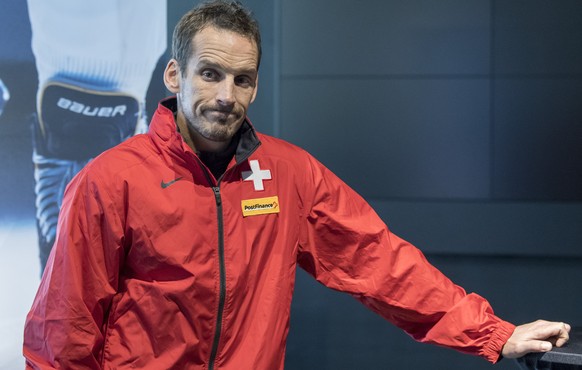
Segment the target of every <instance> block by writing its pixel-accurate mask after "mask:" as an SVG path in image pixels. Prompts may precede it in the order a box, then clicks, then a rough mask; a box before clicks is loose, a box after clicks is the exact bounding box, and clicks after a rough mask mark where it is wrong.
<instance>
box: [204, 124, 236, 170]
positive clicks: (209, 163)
mask: <svg viewBox="0 0 582 370" xmlns="http://www.w3.org/2000/svg"><path fill="white" fill-rule="evenodd" d="M239 139H240V130H239V132H237V133H236V135H234V137H233V138H232V140H231V141H230V144H228V147H226V149H225V150H223V151H222V152H216V153H215V152H198V153H197V154H198V157H199V158H200V160H201V161H202V163H204V164H205V165H206V167H208V169H209V170H210V172H212V174H213V175H214V178H216V179H219V178H220V176H222V175H223V174H224V172H225V171H226V168H227V167H228V164H229V163H230V161H231V160H232V157H234V153H235V152H236V147H237V146H238V141H239Z"/></svg>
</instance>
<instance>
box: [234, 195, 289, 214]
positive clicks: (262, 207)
mask: <svg viewBox="0 0 582 370" xmlns="http://www.w3.org/2000/svg"><path fill="white" fill-rule="evenodd" d="M241 207H242V213H243V216H244V217H249V216H257V215H266V214H270V213H279V212H280V208H279V197H277V196H274V197H268V198H257V199H247V200H243V201H242V202H241Z"/></svg>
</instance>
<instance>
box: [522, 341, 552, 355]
mask: <svg viewBox="0 0 582 370" xmlns="http://www.w3.org/2000/svg"><path fill="white" fill-rule="evenodd" d="M552 347H553V346H552V343H550V342H547V341H544V340H531V341H528V342H526V343H524V354H526V353H529V352H549V351H551V350H552Z"/></svg>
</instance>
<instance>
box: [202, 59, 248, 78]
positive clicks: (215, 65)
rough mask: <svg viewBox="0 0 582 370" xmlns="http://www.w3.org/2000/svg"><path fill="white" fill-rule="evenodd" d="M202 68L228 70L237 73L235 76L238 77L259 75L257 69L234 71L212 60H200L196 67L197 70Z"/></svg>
mask: <svg viewBox="0 0 582 370" xmlns="http://www.w3.org/2000/svg"><path fill="white" fill-rule="evenodd" d="M201 68H215V69H220V70H226V71H229V72H235V74H237V75H244V74H246V75H256V74H257V72H258V71H257V69H256V68H244V69H233V68H230V67H226V66H224V65H222V64H220V63H217V62H215V61H213V60H210V59H204V58H202V59H200V60H199V61H198V64H197V65H196V69H201Z"/></svg>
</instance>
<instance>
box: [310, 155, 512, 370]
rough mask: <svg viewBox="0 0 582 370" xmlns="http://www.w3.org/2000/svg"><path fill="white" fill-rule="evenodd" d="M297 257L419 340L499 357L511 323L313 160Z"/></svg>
mask: <svg viewBox="0 0 582 370" xmlns="http://www.w3.org/2000/svg"><path fill="white" fill-rule="evenodd" d="M310 176H311V177H310V178H309V179H307V180H306V181H307V182H308V183H310V185H308V186H305V187H304V188H306V189H311V190H310V192H311V194H309V195H306V200H305V205H306V207H305V215H304V217H305V219H304V222H303V227H302V232H301V237H300V246H299V264H300V266H301V267H302V268H303V269H305V270H306V271H307V272H308V273H309V274H311V275H312V276H314V277H315V278H316V279H317V280H318V281H319V282H321V283H322V284H324V285H326V286H327V287H329V288H332V289H335V290H339V291H343V292H347V293H349V294H351V295H352V296H354V297H355V298H356V299H358V300H359V301H360V302H362V303H363V304H364V305H366V306H367V307H368V308H370V309H371V310H372V311H374V312H376V313H378V314H379V315H381V316H383V317H384V318H386V319H387V320H389V321H390V322H392V323H393V324H395V325H396V326H398V327H400V328H401V329H403V330H404V331H406V332H407V333H408V334H409V335H410V336H412V337H413V338H414V339H416V340H417V341H421V342H425V343H433V344H437V345H441V346H445V347H449V348H453V349H456V350H458V351H461V352H464V353H469V354H474V355H479V356H482V357H484V358H486V359H487V360H489V361H490V362H493V363H494V362H497V361H498V360H499V359H500V353H501V350H502V348H503V345H504V344H505V342H506V341H507V339H508V338H509V337H510V336H511V334H512V333H513V330H514V328H515V326H514V325H513V324H510V323H508V322H505V321H503V320H501V319H500V318H498V317H497V316H495V315H494V313H493V309H492V308H491V306H490V305H489V303H488V302H487V300H485V299H484V298H482V297H480V296H478V295H476V294H466V293H465V291H464V290H463V289H462V288H461V287H459V286H457V285H455V284H454V283H452V282H451V281H450V280H449V279H448V278H447V277H445V276H444V275H443V274H442V273H441V272H440V271H439V270H437V269H436V268H435V267H433V266H432V265H431V264H429V262H428V261H427V260H426V258H425V257H424V256H423V254H422V253H421V252H420V251H419V250H418V249H417V248H415V247H414V246H413V245H411V244H410V243H408V242H406V241H404V240H402V239H401V238H399V237H398V236H396V235H394V234H392V233H391V232H390V231H389V229H388V227H387V226H386V225H385V224H384V222H383V221H382V220H381V219H380V217H379V216H378V215H377V214H376V213H375V212H374V211H373V210H372V209H371V207H370V206H369V205H368V204H367V203H366V202H365V201H364V200H363V199H362V198H361V197H360V196H359V195H358V194H356V192H354V191H353V190H352V189H350V188H349V187H348V186H347V185H345V184H344V183H343V182H342V181H341V180H340V179H338V178H337V177H336V176H335V175H334V174H333V173H331V172H330V171H329V170H328V169H326V168H325V167H324V166H323V165H321V164H320V163H318V162H317V161H316V160H314V159H311V175H310Z"/></svg>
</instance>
